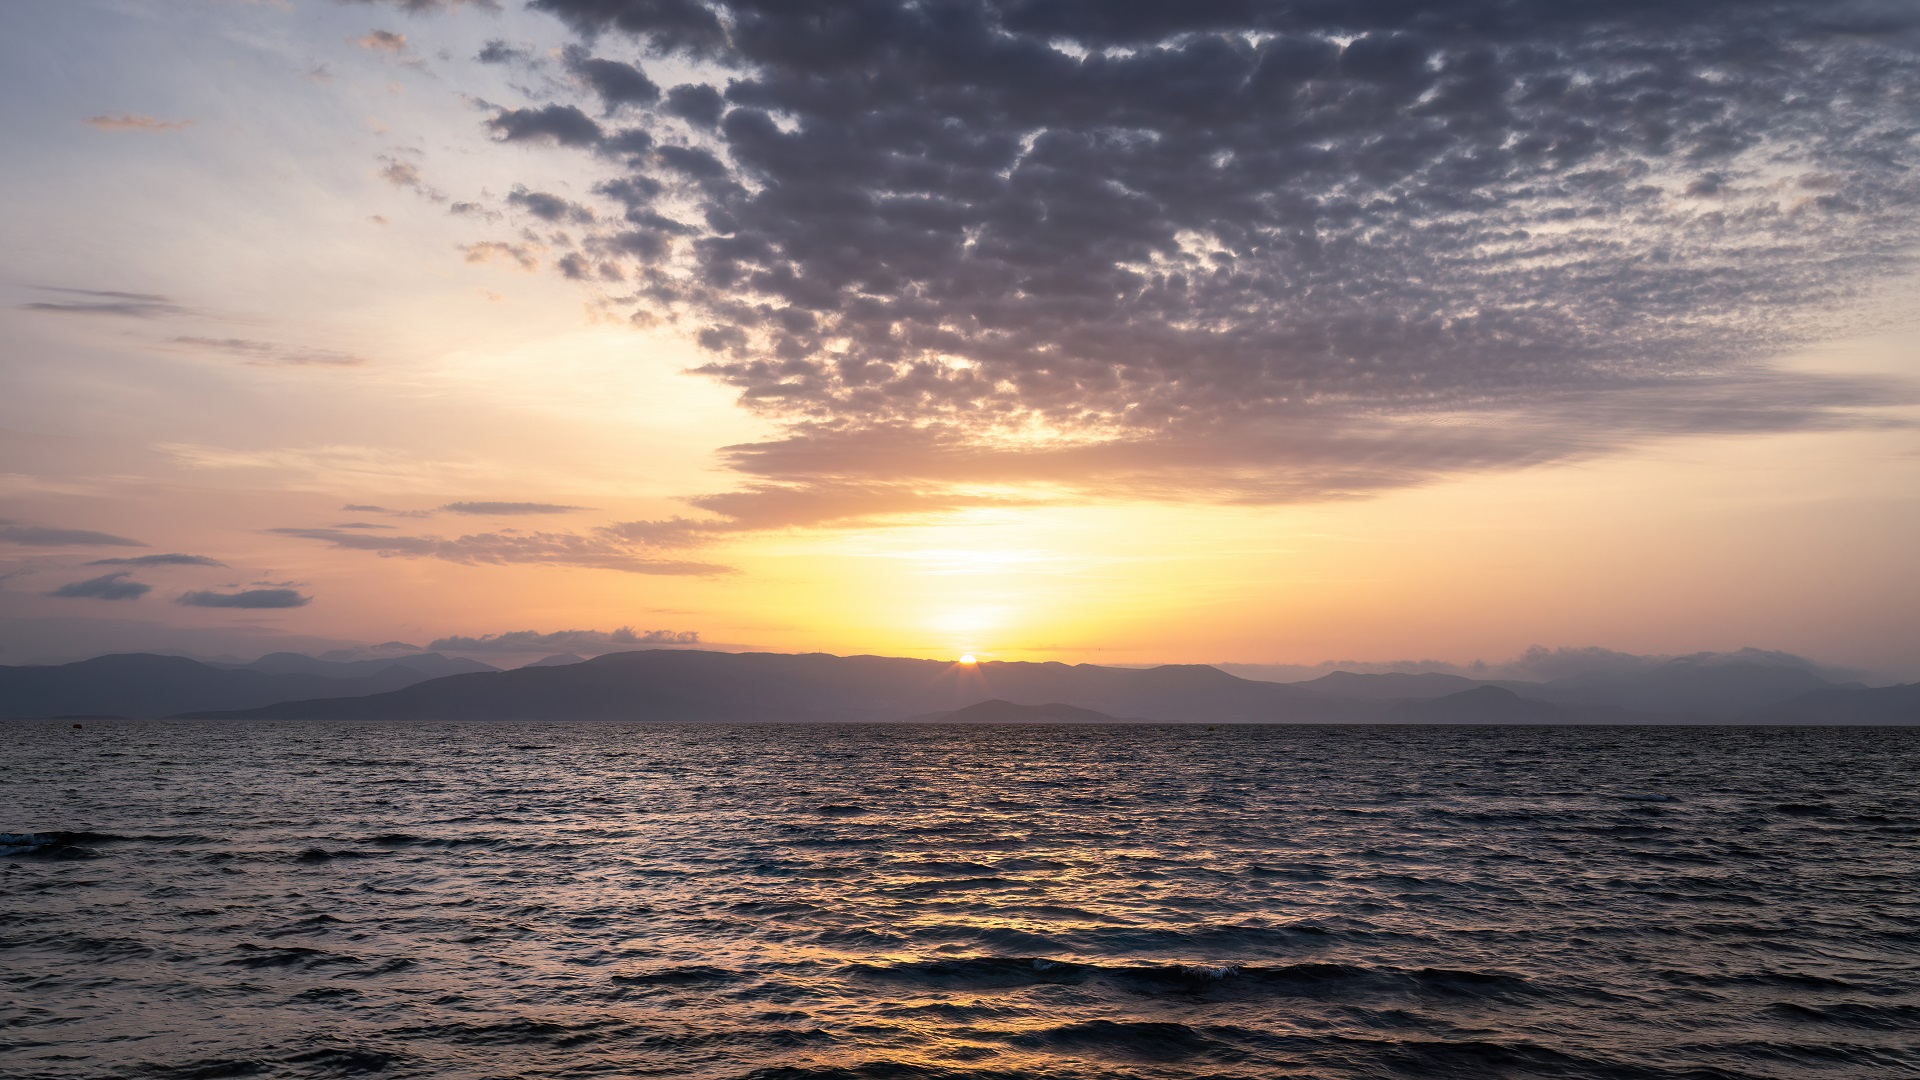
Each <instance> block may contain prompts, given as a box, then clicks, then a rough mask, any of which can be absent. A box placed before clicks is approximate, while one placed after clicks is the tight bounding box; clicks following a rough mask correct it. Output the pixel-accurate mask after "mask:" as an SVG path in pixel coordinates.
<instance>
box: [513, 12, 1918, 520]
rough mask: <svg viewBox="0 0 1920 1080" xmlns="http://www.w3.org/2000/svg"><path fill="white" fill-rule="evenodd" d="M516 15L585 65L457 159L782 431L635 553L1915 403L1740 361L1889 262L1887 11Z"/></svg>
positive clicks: (1787, 337) (1902, 106)
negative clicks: (732, 480)
mask: <svg viewBox="0 0 1920 1080" xmlns="http://www.w3.org/2000/svg"><path fill="white" fill-rule="evenodd" d="M530 6H532V7H534V8H537V9H542V10H545V11H547V12H550V13H552V14H553V15H555V16H557V17H558V18H560V19H561V20H562V21H563V22H565V23H566V24H567V25H568V26H569V27H570V28H571V29H572V30H573V31H574V32H575V33H576V34H577V36H578V43H577V45H576V46H575V47H573V48H570V49H568V50H566V51H565V52H564V53H563V54H562V56H561V58H560V59H559V61H558V67H559V69H560V71H561V73H562V74H563V75H564V81H560V80H554V79H549V80H547V82H546V83H545V84H539V83H536V84H535V85H549V86H552V87H555V88H556V89H555V90H554V91H553V95H552V96H551V97H549V98H541V99H537V100H530V101H527V102H524V103H521V104H515V105H511V106H500V107H497V108H496V109H495V111H494V112H493V114H492V115H491V117H490V118H489V119H488V120H487V121H486V123H487V126H488V128H489V129H490V130H491V132H492V133H493V135H494V137H495V138H497V139H499V140H502V141H507V142H519V143H526V144H529V145H536V146H546V147H549V148H550V150H551V152H552V153H556V154H573V155H576V156H577V157H578V160H579V161H580V164H581V168H582V169H583V171H587V172H591V173H593V174H594V175H595V176H597V177H599V178H600V179H599V182H598V184H597V188H596V189H595V190H596V194H597V196H598V202H597V204H596V205H595V206H586V205H582V204H579V203H577V202H574V201H572V200H569V199H563V198H561V197H560V196H557V195H553V194H551V193H547V192H540V191H534V190H529V189H526V188H520V189H517V190H516V191H515V193H514V195H513V196H512V197H511V198H510V199H509V200H508V201H509V203H510V204H511V205H510V206H509V209H510V210H514V211H515V212H517V213H519V214H522V215H524V216H526V217H530V218H532V219H536V220H538V221H540V222H545V223H565V224H566V225H567V226H568V229H569V232H568V233H567V234H566V235H565V236H564V237H556V239H555V240H554V243H555V244H556V245H558V246H559V247H561V248H563V249H565V250H564V254H563V255H562V256H561V257H560V258H559V259H558V261H557V264H556V265H557V266H558V268H559V269H560V270H561V271H562V272H564V273H567V274H568V275H569V276H572V277H576V278H580V279H583V280H591V281H596V282H599V283H601V287H602V288H604V289H606V290H607V292H608V294H609V296H610V297H611V298H612V299H613V300H614V301H615V302H616V303H619V304H623V305H624V306H625V307H626V308H627V309H628V310H629V312H630V313H631V314H632V315H633V316H634V317H635V318H636V319H638V320H641V321H652V320H661V319H669V320H673V321H675V322H677V323H679V324H680V325H682V326H686V327H689V328H691V329H692V330H693V331H694V332H695V333H696V334H697V337H698V339H699V341H700V343H701V344H702V345H703V346H705V347H706V348H707V349H708V350H709V351H710V353H711V354H712V362H711V363H710V364H708V365H707V366H706V367H705V369H704V370H705V371H706V372H707V373H708V374H709V375H711V376H713V377H715V378H717V379H720V380H723V381H724V382H726V383H728V384H730V385H732V386H735V387H737V388H738V389H739V390H740V391H741V393H742V395H743V399H744V400H745V401H746V402H748V403H750V404H751V405H753V406H754V407H756V408H758V409H761V410H764V411H766V412H767V413H769V414H771V415H773V416H776V417H778V418H781V419H783V420H785V421H786V422H787V423H788V425H789V426H788V430H787V433H786V437H784V438H781V439H777V440H774V441H770V442H767V443H762V444H756V445H752V446H746V447H737V448H734V450H733V452H732V457H731V459H730V463H731V464H732V465H733V466H734V467H735V468H736V469H738V470H740V471H741V472H743V473H745V474H747V476H748V477H750V478H751V479H750V481H749V483H748V484H747V485H746V488H745V490H743V491H741V492H738V493H735V494H734V495H732V496H723V497H720V500H721V501H719V502H716V503H715V504H714V505H707V506H704V508H705V509H707V510H710V511H712V512H713V513H714V514H715V515H716V517H715V518H713V519H708V520H706V521H705V524H704V525H696V524H695V523H689V522H680V523H672V522H668V523H637V524H636V525H635V526H634V527H633V531H634V535H636V536H639V535H641V534H648V533H649V531H651V534H653V535H654V538H656V539H659V540H661V541H663V542H664V541H688V540H694V539H698V538H699V537H701V536H703V535H706V534H708V533H711V532H714V531H730V530H734V529H740V528H759V527H766V526H767V525H769V524H794V523H806V522H818V521H829V520H840V519H842V518H844V517H845V516H846V515H847V514H853V515H855V516H860V515H872V514H881V513H891V512H899V511H902V510H913V509H918V508H928V507H932V508H938V507H942V506H948V505H953V504H954V503H955V500H956V499H960V501H962V502H964V501H965V500H964V499H961V497H960V496H956V495H954V494H953V493H952V487H951V485H953V484H955V483H959V482H969V483H981V482H986V483H992V482H1013V483H1023V482H1032V483H1039V484H1053V485H1059V484H1065V485H1067V486H1069V487H1071V488H1073V489H1077V490H1080V491H1083V492H1093V493H1097V492H1099V491H1101V490H1103V489H1108V488H1110V489H1113V490H1124V491H1127V492H1129V493H1139V494H1148V495H1152V494H1156V493H1164V494H1167V495H1169V496H1191V495H1193V494H1202V495H1208V496H1212V497H1220V498H1229V499H1246V500H1256V501H1258V500H1280V499H1294V498H1312V497H1319V496H1324V495H1328V494H1334V493H1341V492H1354V491H1366V490H1372V489H1379V488H1383V487H1391V486H1395V485H1400V484H1407V483H1415V482H1419V481H1421V480H1424V479H1427V478H1430V477H1432V476H1435V475H1439V474H1444V473H1448V472H1452V471H1458V470H1469V469H1482V468H1498V467H1510V466H1514V465H1519V464H1525V463H1530V462H1537V461H1544V460H1553V459H1557V458H1564V457H1568V456H1573V455H1580V454H1586V453H1593V452H1598V451H1603V450H1605V449H1608V448H1610V447H1614V446H1618V445H1620V444H1622V443H1623V442H1627V441H1631V440H1633V439H1636V438H1642V437H1648V436H1653V435H1661V434H1670V433H1700V432H1753V431H1776V430H1787V429H1805V428H1815V427H1825V426H1837V425H1843V424H1847V423H1855V422H1859V417H1858V413H1857V412H1856V410H1857V409H1859V408H1860V407H1863V406H1871V405H1876V404H1886V403H1890V402H1893V401H1896V400H1903V395H1904V393H1905V391H1904V389H1902V388H1899V387H1894V386H1890V385H1886V384H1879V383H1874V382H1871V381H1867V380H1846V379H1839V378H1830V377H1829V378H1816V377H1810V376H1803V375H1792V374H1788V373H1785V372H1782V371H1779V370H1774V369H1771V368H1769V367H1768V366H1767V361H1768V360H1769V358H1771V357H1775V356H1777V355H1779V354H1780V353H1782V352H1783V351H1785V350H1788V349H1790V348H1792V347H1794V346H1796V345H1799V344H1803V343H1805V342H1807V341H1809V340H1812V339H1814V338H1816V337H1817V336H1819V335H1821V334H1825V333H1832V332H1834V331H1835V330H1836V329H1838V328H1837V327H1836V326H1834V325H1833V324H1832V323H1831V322H1830V321H1828V319H1827V318H1826V316H1829V315H1830V313H1831V312H1833V311H1835V310H1838V309H1839V308H1840V307H1841V306H1842V305H1844V304H1846V303H1849V302H1852V301H1854V300H1857V299H1858V298H1859V297H1860V296H1862V295H1863V294H1864V293H1865V291H1866V290H1868V289H1869V288H1870V287H1871V286H1873V285H1874V284H1875V283H1876V282H1879V281H1882V280H1885V279H1887V278H1888V277H1890V276H1891V275H1893V274H1895V273H1897V272H1899V271H1900V270H1902V269H1903V268H1904V267H1905V266H1906V263H1905V262H1904V261H1903V260H1904V252H1906V251H1908V250H1910V249H1911V247H1912V245H1913V244H1914V242H1915V241H1916V240H1920V227H1917V226H1920V213H1916V194H1917V193H1920V185H1917V184H1916V180H1915V178H1914V177H1915V173H1914V171H1913V168H1912V167H1913V165H1914V164H1915V163H1916V162H1915V159H1916V157H1917V156H1920V154H1917V153H1916V145H1915V141H1914V137H1915V130H1916V122H1915V120H1914V118H1915V117H1916V116H1920V90H1916V88H1917V87H1920V77H1917V76H1920V63H1917V62H1916V61H1917V59H1920V49H1917V48H1916V45H1917V44H1920V8H1916V7H1914V6H1913V5H1911V4H1903V3H1891V2H1888V3H1876V2H1857V3H1844V2H1843V3H1834V2H1831V0H1822V2H1818V3H1815V2H1807V3H1792V2H1779V3H1734V2H1731V0H1697V2H1694V3H1688V4H1656V3H1648V2H1643V0H1602V2H1596V3H1587V4H1579V5H1569V4H1564V3H1554V2H1546V0H1540V2H1524V0H1522V2H1515V0H1497V2H1496V0H1451V2H1449V0H1435V2H1430V3H1421V4H1401V3H1386V4H1349V3H1341V4H1334V3H1325V2H1297V3H1263V4H1260V3H1251V2H1241V0H1190V2H1186V3H1179V4H1168V3H1158V2H1154V3H1124V2H1115V0H1099V2H1094V0H1051V2H1047V0H955V2H949V3H919V4H904V3H891V2H880V0H866V2H862V0H846V2H838V3H833V4H824V5H823V4H809V3H794V2H792V0H713V2H705V3H703V2H698V0H532V3H531V5H530ZM662 54H666V55H671V56H674V57H678V58H680V59H681V60H684V61H689V62H691V63H692V64H693V65H694V70H699V71H703V72H706V73H708V74H707V76H706V78H705V81H703V82H699V83H689V84H684V85H680V86H661V85H659V83H658V82H656V80H655V79H654V78H653V76H651V75H649V74H648V72H647V70H646V68H647V65H648V64H649V63H651V62H652V61H651V60H650V59H649V56H658V55H662ZM485 59H489V60H492V61H495V62H505V63H523V64H524V63H529V62H532V61H531V60H530V58H529V56H528V54H525V53H518V52H515V51H513V50H510V49H506V48H504V47H502V48H501V49H498V50H494V51H493V53H491V54H489V55H488V56H486V57H485ZM655 66H656V68H657V67H658V65H657V64H656V65H655ZM549 70H553V69H551V68H550V69H549ZM585 186H587V185H582V187H585ZM973 497H977V496H973ZM729 500H730V501H729ZM776 503H777V504H779V507H780V508H779V509H777V510H776V509H774V508H773V504H776Z"/></svg>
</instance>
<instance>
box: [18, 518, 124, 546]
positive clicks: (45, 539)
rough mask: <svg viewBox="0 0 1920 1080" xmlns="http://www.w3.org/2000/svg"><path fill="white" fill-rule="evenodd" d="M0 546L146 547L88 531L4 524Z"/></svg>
mask: <svg viewBox="0 0 1920 1080" xmlns="http://www.w3.org/2000/svg"><path fill="white" fill-rule="evenodd" d="M0 544H19V545H21V546H23V547H94V546H98V547H146V546H147V545H145V544H143V543H141V542H140V541H138V540H129V539H127V538H126V537H124V536H115V535H113V534H112V533H103V532H94V531H92V530H90V529H50V528H46V527H44V526H40V525H11V524H8V523H6V522H0Z"/></svg>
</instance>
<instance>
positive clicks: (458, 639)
mask: <svg viewBox="0 0 1920 1080" xmlns="http://www.w3.org/2000/svg"><path fill="white" fill-rule="evenodd" d="M699 643H700V634H699V632H698V631H695V630H635V629H634V628H633V627H631V626H622V627H620V628H619V629H617V630H610V631H609V630H555V631H553V632H551V633H545V634H543V633H541V632H540V631H538V630H512V631H509V632H507V633H504V634H483V635H481V636H479V637H462V636H460V635H454V636H451V637H443V638H436V639H435V640H434V641H432V642H429V643H428V645H427V648H429V649H433V650H435V651H440V652H456V653H516V654H526V653H551V652H572V653H580V654H581V655H584V656H598V655H601V654H603V653H610V652H625V651H628V650H632V649H637V648H645V647H648V646H654V647H658V646H663V645H698V644H699Z"/></svg>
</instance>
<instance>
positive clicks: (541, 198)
mask: <svg viewBox="0 0 1920 1080" xmlns="http://www.w3.org/2000/svg"><path fill="white" fill-rule="evenodd" d="M507 203H508V205H510V206H517V207H519V208H520V209H522V210H525V211H526V212H527V213H529V214H532V215H533V216H534V217H537V218H539V219H540V220H542V221H546V222H551V223H554V224H559V223H561V222H572V223H573V224H575V225H590V224H592V223H593V219H594V214H593V211H592V210H590V209H588V208H587V207H584V206H581V205H580V204H579V203H576V202H569V201H568V200H566V199H563V198H561V197H560V196H558V195H549V194H547V193H546V192H544V191H528V190H527V189H526V187H525V186H523V185H515V187H514V189H513V190H512V191H510V192H508V193H507Z"/></svg>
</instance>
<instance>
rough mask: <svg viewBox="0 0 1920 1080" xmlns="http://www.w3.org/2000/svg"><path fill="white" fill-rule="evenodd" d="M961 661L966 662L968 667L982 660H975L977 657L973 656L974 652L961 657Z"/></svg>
mask: <svg viewBox="0 0 1920 1080" xmlns="http://www.w3.org/2000/svg"><path fill="white" fill-rule="evenodd" d="M960 662H961V663H962V664H965V665H967V666H968V667H972V666H973V665H975V664H977V663H979V662H980V661H978V660H975V659H974V658H973V654H972V653H968V654H967V655H965V656H963V657H961V658H960Z"/></svg>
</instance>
